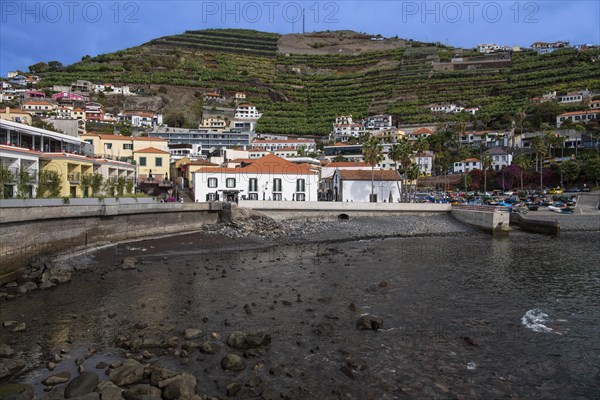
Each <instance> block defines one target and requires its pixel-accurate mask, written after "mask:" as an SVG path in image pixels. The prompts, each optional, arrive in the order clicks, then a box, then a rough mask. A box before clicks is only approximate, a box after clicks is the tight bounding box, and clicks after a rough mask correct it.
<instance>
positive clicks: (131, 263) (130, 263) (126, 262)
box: [121, 257, 138, 269]
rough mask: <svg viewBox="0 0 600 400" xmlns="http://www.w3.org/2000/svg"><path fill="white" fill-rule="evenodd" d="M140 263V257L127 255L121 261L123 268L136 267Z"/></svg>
mask: <svg viewBox="0 0 600 400" xmlns="http://www.w3.org/2000/svg"><path fill="white" fill-rule="evenodd" d="M137 264H138V259H137V258H135V257H125V258H124V259H123V261H122V262H121V268H123V269H134V268H135V267H136V265H137Z"/></svg>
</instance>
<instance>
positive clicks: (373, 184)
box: [330, 169, 401, 203]
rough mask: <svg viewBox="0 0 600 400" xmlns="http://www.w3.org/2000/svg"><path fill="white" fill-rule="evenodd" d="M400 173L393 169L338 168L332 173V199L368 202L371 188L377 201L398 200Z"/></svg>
mask: <svg viewBox="0 0 600 400" xmlns="http://www.w3.org/2000/svg"><path fill="white" fill-rule="evenodd" d="M399 181H400V175H398V172H396V171H395V170H381V169H380V170H376V171H375V172H374V173H373V171H371V170H367V169H360V170H349V169H338V170H336V171H335V173H334V175H333V194H332V196H331V198H330V200H332V201H344V202H359V203H368V202H370V196H371V189H372V188H373V194H374V195H375V196H376V201H377V202H378V203H383V202H388V201H390V202H392V203H395V202H398V199H399V198H400V187H401V186H400V182H399Z"/></svg>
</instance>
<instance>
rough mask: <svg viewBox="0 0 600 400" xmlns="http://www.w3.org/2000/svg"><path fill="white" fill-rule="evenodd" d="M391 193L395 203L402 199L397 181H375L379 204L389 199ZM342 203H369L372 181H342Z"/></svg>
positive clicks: (375, 191)
mask: <svg viewBox="0 0 600 400" xmlns="http://www.w3.org/2000/svg"><path fill="white" fill-rule="evenodd" d="M390 192H391V193H392V198H393V200H394V202H397V201H398V199H399V198H400V194H399V192H398V184H397V183H396V182H395V181H377V180H376V181H375V190H374V193H375V194H377V202H378V203H383V201H384V200H385V201H386V202H387V201H388V199H389V196H390ZM341 194H342V201H344V202H345V201H350V202H363V203H368V202H369V195H370V194H371V181H349V180H344V181H342V193H341Z"/></svg>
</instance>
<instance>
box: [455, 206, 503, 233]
mask: <svg viewBox="0 0 600 400" xmlns="http://www.w3.org/2000/svg"><path fill="white" fill-rule="evenodd" d="M451 214H452V216H453V217H454V218H456V219H457V220H459V221H460V222H463V223H465V224H468V225H471V226H475V227H477V228H480V229H482V230H484V231H486V232H489V233H491V234H492V235H508V232H509V231H510V222H509V217H510V212H509V211H508V210H506V211H498V210H489V211H487V210H483V209H481V210H477V209H467V208H460V207H453V208H452V213H451Z"/></svg>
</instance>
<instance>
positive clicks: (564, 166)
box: [560, 160, 580, 184]
mask: <svg viewBox="0 0 600 400" xmlns="http://www.w3.org/2000/svg"><path fill="white" fill-rule="evenodd" d="M579 171H580V168H579V162H578V161H576V160H567V161H563V162H562V163H561V164H560V173H561V175H562V177H563V178H564V179H565V180H566V181H567V183H568V184H570V183H571V182H572V181H574V180H575V179H577V177H578V176H579Z"/></svg>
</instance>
